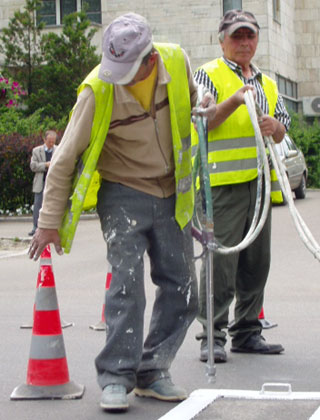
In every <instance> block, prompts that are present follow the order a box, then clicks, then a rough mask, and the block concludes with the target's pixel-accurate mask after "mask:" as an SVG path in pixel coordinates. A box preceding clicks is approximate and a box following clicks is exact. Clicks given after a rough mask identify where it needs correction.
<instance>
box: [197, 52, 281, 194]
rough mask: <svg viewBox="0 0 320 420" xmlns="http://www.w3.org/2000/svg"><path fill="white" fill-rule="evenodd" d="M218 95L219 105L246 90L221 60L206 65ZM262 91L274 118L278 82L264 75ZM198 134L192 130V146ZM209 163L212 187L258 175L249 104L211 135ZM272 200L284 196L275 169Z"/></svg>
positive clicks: (272, 179)
mask: <svg viewBox="0 0 320 420" xmlns="http://www.w3.org/2000/svg"><path fill="white" fill-rule="evenodd" d="M200 68H202V69H203V70H205V72H206V73H207V74H208V76H209V78H210V79H211V81H212V82H213V84H214V86H215V88H216V90H217V92H218V102H217V103H220V102H223V101H225V100H226V99H228V98H230V96H232V95H233V94H234V93H235V92H236V91H237V90H239V89H240V88H241V87H243V85H244V84H243V82H242V81H241V80H240V78H239V77H238V76H237V75H236V74H235V73H234V72H233V71H232V70H231V69H230V68H229V67H228V66H227V65H226V63H225V62H224V61H223V60H222V59H221V58H219V59H216V60H213V61H211V62H209V63H207V64H205V65H203V66H201V67H200ZM262 88H263V90H264V92H265V95H266V98H267V100H268V104H269V115H271V116H273V115H274V111H275V107H276V104H277V99H278V89H277V85H276V83H275V82H274V81H273V80H272V79H271V78H269V77H268V76H266V75H262ZM197 141H198V139H197V135H196V132H195V130H194V129H193V130H192V144H193V145H195V144H197ZM208 164H209V173H210V184H211V186H212V187H214V186H218V185H228V184H239V183H243V182H249V181H251V180H253V179H255V178H256V177H257V176H258V171H257V147H256V142H255V134H254V129H253V126H252V123H251V120H250V116H249V113H248V110H247V107H246V106H245V105H241V106H239V107H238V108H237V109H236V110H235V111H234V112H233V113H232V114H231V115H230V116H229V117H228V118H227V119H226V120H225V121H224V122H223V123H222V124H220V125H219V126H218V127H217V128H215V129H214V130H211V131H210V132H209V136H208ZM271 198H272V201H273V202H282V193H281V189H280V185H279V182H278V180H277V176H276V173H275V170H274V169H271Z"/></svg>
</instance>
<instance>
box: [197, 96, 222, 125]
mask: <svg viewBox="0 0 320 420" xmlns="http://www.w3.org/2000/svg"><path fill="white" fill-rule="evenodd" d="M216 111H217V105H216V103H215V100H214V96H213V95H212V94H211V93H210V92H206V93H205V94H204V95H203V98H202V101H201V102H200V104H199V106H198V107H194V108H192V111H191V113H192V115H193V116H195V117H205V118H207V119H208V121H212V120H213V119H214V116H215V114H216Z"/></svg>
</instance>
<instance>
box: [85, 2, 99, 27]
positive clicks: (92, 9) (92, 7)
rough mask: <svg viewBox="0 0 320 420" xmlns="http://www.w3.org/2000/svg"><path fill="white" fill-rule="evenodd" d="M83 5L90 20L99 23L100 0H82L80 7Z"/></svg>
mask: <svg viewBox="0 0 320 420" xmlns="http://www.w3.org/2000/svg"><path fill="white" fill-rule="evenodd" d="M84 7H86V11H87V15H88V18H89V19H90V20H91V22H96V23H101V0H90V1H88V0H82V8H84Z"/></svg>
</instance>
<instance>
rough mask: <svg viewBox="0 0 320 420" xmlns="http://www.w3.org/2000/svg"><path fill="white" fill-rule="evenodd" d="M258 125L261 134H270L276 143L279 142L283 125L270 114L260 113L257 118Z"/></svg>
mask: <svg viewBox="0 0 320 420" xmlns="http://www.w3.org/2000/svg"><path fill="white" fill-rule="evenodd" d="M258 122H259V127H260V131H261V134H262V135H263V136H272V137H273V140H274V141H275V142H276V143H280V142H281V140H282V139H283V136H284V135H285V131H286V130H285V127H284V125H283V124H281V123H280V122H279V121H278V120H276V119H275V118H273V117H270V115H262V116H261V117H259V118H258Z"/></svg>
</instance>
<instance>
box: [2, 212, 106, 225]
mask: <svg viewBox="0 0 320 420" xmlns="http://www.w3.org/2000/svg"><path fill="white" fill-rule="evenodd" d="M98 218H99V216H98V214H97V213H88V214H86V213H84V214H82V215H81V216H80V220H92V219H98ZM29 221H32V215H30V216H29V215H28V216H0V223H7V222H29Z"/></svg>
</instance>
